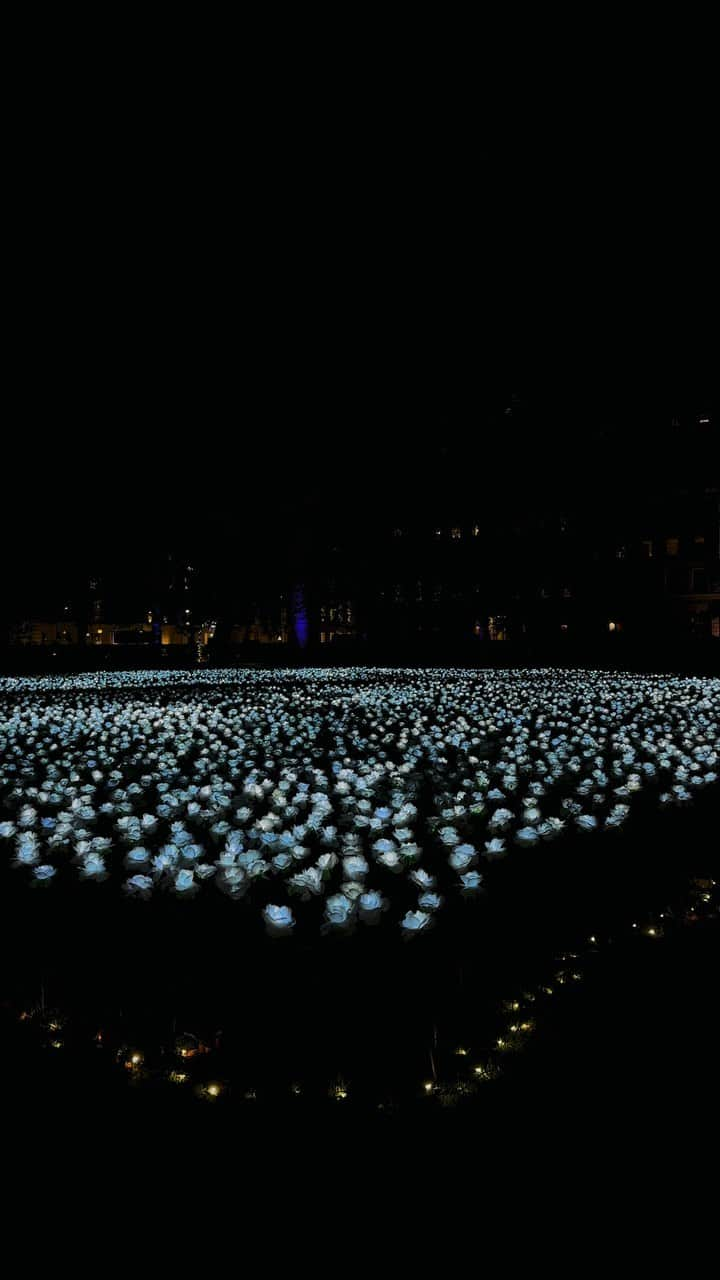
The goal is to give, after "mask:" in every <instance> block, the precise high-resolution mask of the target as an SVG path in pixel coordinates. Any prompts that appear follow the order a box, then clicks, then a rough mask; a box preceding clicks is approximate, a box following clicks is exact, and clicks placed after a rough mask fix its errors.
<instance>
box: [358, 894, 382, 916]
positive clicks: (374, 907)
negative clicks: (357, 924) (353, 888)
mask: <svg viewBox="0 0 720 1280" xmlns="http://www.w3.org/2000/svg"><path fill="white" fill-rule="evenodd" d="M358 907H359V908H360V919H361V920H362V921H363V923H364V924H377V922H378V920H379V919H380V916H381V915H382V913H383V911H385V910H386V909H387V903H386V901H385V899H384V898H383V896H382V894H381V893H378V892H377V890H376V889H368V890H366V892H365V893H361V894H360V897H359V898H358Z"/></svg>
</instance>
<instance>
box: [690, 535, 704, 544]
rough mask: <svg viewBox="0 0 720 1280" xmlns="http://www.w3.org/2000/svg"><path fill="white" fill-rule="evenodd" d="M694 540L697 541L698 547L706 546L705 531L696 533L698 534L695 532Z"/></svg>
mask: <svg viewBox="0 0 720 1280" xmlns="http://www.w3.org/2000/svg"><path fill="white" fill-rule="evenodd" d="M693 542H694V543H695V545H696V547H704V546H705V534H704V533H696V534H695V537H694V538H693Z"/></svg>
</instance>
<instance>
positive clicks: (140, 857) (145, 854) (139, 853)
mask: <svg viewBox="0 0 720 1280" xmlns="http://www.w3.org/2000/svg"><path fill="white" fill-rule="evenodd" d="M149 860H150V852H149V850H148V849H145V848H144V847H143V846H142V845H137V846H136V848H134V849H130V850H129V851H128V853H127V854H126V855H125V866H126V867H131V866H142V865H143V863H145V862H148V861H149Z"/></svg>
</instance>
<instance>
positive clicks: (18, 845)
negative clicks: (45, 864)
mask: <svg viewBox="0 0 720 1280" xmlns="http://www.w3.org/2000/svg"><path fill="white" fill-rule="evenodd" d="M39 857H40V849H39V848H38V840H37V836H36V835H34V833H33V832H32V831H26V832H23V834H22V835H20V836H18V838H17V840H16V842H15V861H16V862H17V864H18V865H19V866H25V867H30V866H32V865H33V864H34V863H36V862H37V861H38V859H39Z"/></svg>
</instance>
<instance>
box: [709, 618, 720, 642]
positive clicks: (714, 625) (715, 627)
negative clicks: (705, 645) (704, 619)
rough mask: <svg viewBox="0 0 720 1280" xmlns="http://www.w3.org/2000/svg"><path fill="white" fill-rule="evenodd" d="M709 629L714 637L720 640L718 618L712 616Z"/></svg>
mask: <svg viewBox="0 0 720 1280" xmlns="http://www.w3.org/2000/svg"><path fill="white" fill-rule="evenodd" d="M710 630H711V633H712V635H713V636H714V638H715V639H716V640H720V618H713V620H712V624H711V627H710Z"/></svg>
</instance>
